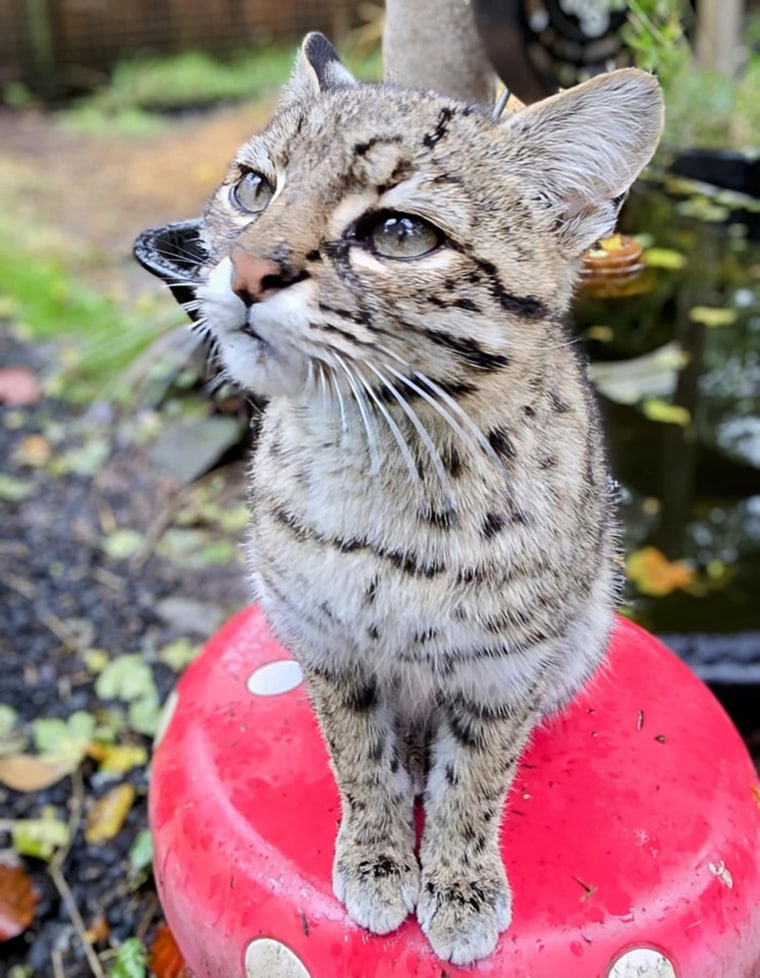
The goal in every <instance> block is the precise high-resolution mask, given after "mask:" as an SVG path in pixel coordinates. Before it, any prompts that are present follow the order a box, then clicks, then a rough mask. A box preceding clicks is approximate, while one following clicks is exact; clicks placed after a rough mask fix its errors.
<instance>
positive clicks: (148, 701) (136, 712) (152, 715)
mask: <svg viewBox="0 0 760 978" xmlns="http://www.w3.org/2000/svg"><path fill="white" fill-rule="evenodd" d="M160 716H161V704H160V703H159V701H158V693H153V694H152V695H149V696H141V697H140V699H139V700H135V701H134V702H133V703H130V704H129V712H128V714H127V718H128V721H129V725H130V727H131V728H132V729H133V730H136V731H137V733H141V734H145V736H146V737H155V735H156V730H158V720H159V717H160Z"/></svg>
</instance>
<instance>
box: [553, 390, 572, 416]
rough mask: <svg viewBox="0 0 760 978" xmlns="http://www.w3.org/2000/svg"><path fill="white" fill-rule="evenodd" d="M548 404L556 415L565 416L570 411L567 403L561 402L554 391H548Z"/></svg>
mask: <svg viewBox="0 0 760 978" xmlns="http://www.w3.org/2000/svg"><path fill="white" fill-rule="evenodd" d="M549 402H550V403H551V406H552V410H553V411H555V412H556V413H557V414H567V413H568V412H569V411H570V405H569V404H568V403H567V401H563V400H562V398H561V397H560V396H559V394H558V393H557V392H556V391H549Z"/></svg>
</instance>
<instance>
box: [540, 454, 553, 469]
mask: <svg viewBox="0 0 760 978" xmlns="http://www.w3.org/2000/svg"><path fill="white" fill-rule="evenodd" d="M556 465H557V456H556V455H542V456H541V457H540V458H539V460H538V467H539V469H544V470H546V469H553V468H555V467H556Z"/></svg>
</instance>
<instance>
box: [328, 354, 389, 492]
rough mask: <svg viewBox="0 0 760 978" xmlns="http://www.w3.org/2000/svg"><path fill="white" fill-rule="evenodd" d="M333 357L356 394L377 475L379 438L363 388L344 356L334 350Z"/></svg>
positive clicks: (352, 391) (373, 469) (372, 468)
mask: <svg viewBox="0 0 760 978" xmlns="http://www.w3.org/2000/svg"><path fill="white" fill-rule="evenodd" d="M332 358H333V359H334V360H335V362H336V363H337V364H338V366H339V367H340V368H341V370H342V371H343V373H344V374H345V375H346V380H347V381H348V386H349V387H350V388H351V393H352V394H353V395H354V400H355V401H356V406H357V407H358V408H359V414H360V415H361V419H362V424H363V425H364V430H365V432H366V434H367V449H368V451H369V457H370V472H371V473H372V475H374V476H377V475H378V474H379V472H380V456H379V455H378V451H377V439H376V438H375V433H374V427H373V425H372V422H371V420H370V414H369V411H368V405H367V400H366V398H365V397H364V394H363V393H362V390H361V388H360V387H359V386H357V383H356V381H355V380H354V376H353V374H352V373H351V370H350V369H349V367H348V366H347V365H346V363H345V361H344V360H343V358H342V357H340V356H339V355H338V354H337V353H335V352H334V351H333V352H332Z"/></svg>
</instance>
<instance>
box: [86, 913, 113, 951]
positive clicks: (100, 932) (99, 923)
mask: <svg viewBox="0 0 760 978" xmlns="http://www.w3.org/2000/svg"><path fill="white" fill-rule="evenodd" d="M110 933H111V928H110V927H109V926H108V920H107V919H106V917H105V914H103V913H99V914H98V915H97V916H96V917H95V919H94V920H93V922H92V924H90V926H89V927H88V928H87V930H86V931H85V932H84V936H85V940H86V941H87V942H88V943H89V944H105V943H106V941H107V940H108V936H109V934H110Z"/></svg>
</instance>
